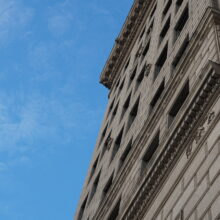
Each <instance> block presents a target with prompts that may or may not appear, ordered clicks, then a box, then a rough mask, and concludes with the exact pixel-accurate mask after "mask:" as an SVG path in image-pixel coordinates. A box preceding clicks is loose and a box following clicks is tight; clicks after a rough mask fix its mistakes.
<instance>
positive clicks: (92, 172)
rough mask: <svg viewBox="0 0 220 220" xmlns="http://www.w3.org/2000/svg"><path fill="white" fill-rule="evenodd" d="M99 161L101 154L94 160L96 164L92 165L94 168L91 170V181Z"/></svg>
mask: <svg viewBox="0 0 220 220" xmlns="http://www.w3.org/2000/svg"><path fill="white" fill-rule="evenodd" d="M98 161H99V156H98V157H97V158H96V160H95V162H94V164H93V166H92V169H91V172H90V176H89V181H90V180H91V178H92V176H93V174H94V173H95V170H96V167H97V165H98ZM89 181H88V183H89Z"/></svg>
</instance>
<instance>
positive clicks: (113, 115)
mask: <svg viewBox="0 0 220 220" xmlns="http://www.w3.org/2000/svg"><path fill="white" fill-rule="evenodd" d="M118 105H119V102H118V104H117V105H116V107H115V108H114V111H113V112H112V118H111V122H112V121H113V119H114V118H115V115H116V114H117V111H118Z"/></svg>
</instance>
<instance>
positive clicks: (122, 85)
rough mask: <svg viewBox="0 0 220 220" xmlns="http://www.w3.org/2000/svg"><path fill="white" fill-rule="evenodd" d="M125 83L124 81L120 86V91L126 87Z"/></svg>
mask: <svg viewBox="0 0 220 220" xmlns="http://www.w3.org/2000/svg"><path fill="white" fill-rule="evenodd" d="M124 83H125V79H123V81H122V83H121V85H120V86H119V90H120V91H121V90H122V89H123V87H124Z"/></svg>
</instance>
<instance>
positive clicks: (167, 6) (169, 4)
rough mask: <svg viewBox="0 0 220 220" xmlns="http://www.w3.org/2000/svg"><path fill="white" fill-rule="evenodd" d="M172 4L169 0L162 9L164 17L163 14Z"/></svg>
mask: <svg viewBox="0 0 220 220" xmlns="http://www.w3.org/2000/svg"><path fill="white" fill-rule="evenodd" d="M171 5H172V0H169V1H168V2H167V4H166V6H165V8H164V10H163V16H164V17H165V15H166V14H167V12H168V11H169V9H170V6H171Z"/></svg>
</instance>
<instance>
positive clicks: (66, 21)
mask: <svg viewBox="0 0 220 220" xmlns="http://www.w3.org/2000/svg"><path fill="white" fill-rule="evenodd" d="M71 21H72V16H68V15H54V16H51V17H50V18H49V19H48V28H49V30H50V32H51V33H52V34H53V35H54V36H62V35H63V34H65V33H66V32H67V31H68V30H69V29H70V27H71Z"/></svg>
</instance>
